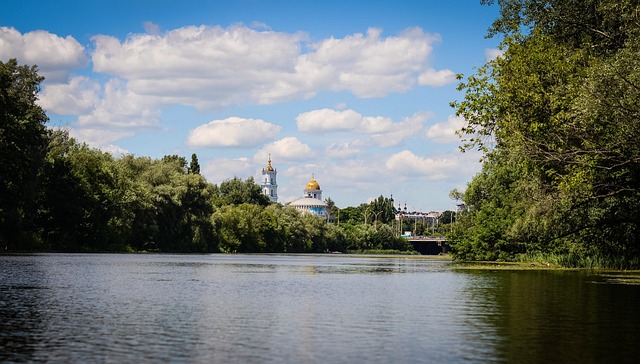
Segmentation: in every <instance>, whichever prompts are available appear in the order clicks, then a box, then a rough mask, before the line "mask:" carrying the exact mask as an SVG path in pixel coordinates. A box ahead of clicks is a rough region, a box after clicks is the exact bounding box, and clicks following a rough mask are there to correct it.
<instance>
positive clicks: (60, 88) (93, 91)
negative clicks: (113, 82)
mask: <svg viewBox="0 0 640 364" xmlns="http://www.w3.org/2000/svg"><path fill="white" fill-rule="evenodd" d="M38 104H39V105H40V106H42V107H43V108H44V109H45V110H46V111H47V112H49V113H55V114H66V115H79V114H85V113H89V112H90V111H91V110H93V109H94V108H95V107H96V106H97V105H98V104H100V84H99V83H98V82H96V81H93V80H91V79H89V78H87V77H73V78H71V79H70V80H69V82H68V83H59V84H46V85H45V86H44V88H43V90H42V92H41V93H40V94H39V100H38Z"/></svg>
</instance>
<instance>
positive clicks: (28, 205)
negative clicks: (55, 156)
mask: <svg viewBox="0 0 640 364" xmlns="http://www.w3.org/2000/svg"><path fill="white" fill-rule="evenodd" d="M37 71H38V69H37V67H36V66H31V67H29V66H19V65H18V62H17V60H15V59H10V60H9V61H7V62H6V63H5V62H1V61H0V155H1V156H0V171H2V172H1V173H0V247H1V248H2V249H9V250H20V249H33V248H36V247H37V246H36V245H35V242H36V241H35V239H34V236H33V229H34V226H33V223H34V219H35V215H36V211H35V199H36V196H37V186H38V176H39V171H40V168H41V166H42V164H43V161H44V157H45V155H46V147H47V138H46V134H47V133H46V129H45V123H46V122H47V121H48V118H47V116H46V114H45V112H44V110H43V109H42V108H41V107H40V106H38V105H37V104H36V100H37V94H38V92H39V90H40V83H41V82H42V81H43V80H44V78H43V77H41V76H39V75H38V72H37Z"/></svg>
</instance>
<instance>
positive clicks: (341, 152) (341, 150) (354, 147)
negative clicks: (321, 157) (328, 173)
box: [325, 139, 365, 159]
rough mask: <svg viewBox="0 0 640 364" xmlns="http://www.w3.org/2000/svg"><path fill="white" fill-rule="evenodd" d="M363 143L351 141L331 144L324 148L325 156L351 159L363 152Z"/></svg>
mask: <svg viewBox="0 0 640 364" xmlns="http://www.w3.org/2000/svg"><path fill="white" fill-rule="evenodd" d="M364 146H365V143H364V142H363V141H361V140H357V139H356V140H352V141H348V142H344V143H332V144H330V145H328V146H327V147H326V148H325V154H326V156H327V157H329V158H340V159H342V158H353V157H354V156H356V155H358V154H362V153H364V152H365V150H364V149H363V147H364Z"/></svg>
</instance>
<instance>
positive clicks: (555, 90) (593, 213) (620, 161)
mask: <svg viewBox="0 0 640 364" xmlns="http://www.w3.org/2000/svg"><path fill="white" fill-rule="evenodd" d="M484 2H485V3H493V1H484ZM500 5H501V9H500V11H501V17H500V18H499V19H497V20H496V21H495V22H494V24H493V26H492V28H491V29H490V35H495V34H498V33H500V34H502V35H503V36H504V40H503V42H502V45H501V47H502V49H503V50H504V55H503V56H502V57H500V58H498V59H496V60H493V61H491V62H489V63H488V64H486V65H485V66H484V67H482V68H481V69H480V70H478V72H477V74H476V75H473V76H471V77H469V78H468V79H467V80H466V82H463V83H462V84H461V85H460V89H461V90H464V91H465V92H466V94H465V98H464V100H462V101H459V102H455V103H453V106H454V107H456V108H457V114H458V115H459V116H463V117H464V118H465V120H466V121H467V124H466V125H465V127H464V128H463V129H462V130H461V134H462V135H463V136H464V137H465V138H466V144H465V147H464V149H465V150H469V149H472V148H479V149H481V150H484V151H485V153H486V154H485V159H484V164H485V168H483V172H481V174H479V175H478V176H476V177H475V178H474V180H473V181H472V182H471V183H470V185H469V188H468V189H467V191H466V192H465V193H464V196H463V200H464V202H465V204H466V205H467V209H468V211H466V212H465V213H466V217H465V219H466V221H463V222H464V223H466V224H468V225H467V226H466V233H465V234H462V235H458V236H457V237H456V238H457V239H458V241H457V247H458V248H461V249H462V248H464V250H465V251H466V252H470V251H472V252H474V253H473V254H476V253H477V254H479V255H483V256H487V257H488V258H508V257H509V256H512V255H513V254H515V253H516V252H518V251H540V250H543V251H555V252H573V251H577V252H581V253H583V254H613V255H624V256H638V255H640V242H638V240H637V238H636V237H637V236H638V234H639V233H640V192H639V191H640V189H639V187H640V146H639V145H638V143H637V140H638V137H640V127H639V125H640V123H639V119H638V118H639V115H640V101H639V100H640V46H639V44H640V4H639V3H638V2H637V1H633V0H623V1H617V0H615V1H614V0H588V1H583V2H575V1H569V0H550V1H542V2H541V1H533V0H505V1H501V2H500ZM496 181H497V182H498V186H501V187H500V188H501V190H496V189H495V188H493V187H491V184H492V183H495V182H496ZM487 219H489V220H487ZM487 229H490V231H489V230H487ZM462 230H464V229H462ZM490 240H491V241H492V242H491V244H490V245H486V244H487V243H488V242H489V241H490ZM481 242H482V243H481ZM474 244H475V246H474ZM514 247H519V248H518V249H513V248H514ZM468 248H470V250H469V249H468ZM459 251H461V250H459ZM491 251H493V252H494V253H495V254H493V253H490V252H491ZM465 254H467V253H465ZM487 254H488V255H487Z"/></svg>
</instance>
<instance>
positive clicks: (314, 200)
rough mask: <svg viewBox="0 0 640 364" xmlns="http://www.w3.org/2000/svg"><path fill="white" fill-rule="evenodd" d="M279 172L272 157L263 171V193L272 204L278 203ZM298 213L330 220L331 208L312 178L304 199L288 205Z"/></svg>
mask: <svg viewBox="0 0 640 364" xmlns="http://www.w3.org/2000/svg"><path fill="white" fill-rule="evenodd" d="M277 173H278V172H277V171H276V169H275V168H273V166H271V156H269V161H268V162H267V166H266V167H265V168H263V169H262V183H261V185H260V186H261V187H262V193H264V194H265V195H266V196H268V197H269V199H270V200H271V202H278V184H277V183H276V175H277ZM286 205H287V206H291V207H293V208H295V209H296V210H298V211H302V212H304V213H311V214H314V215H317V216H320V217H322V218H324V219H327V220H329V219H330V212H329V206H328V205H327V204H326V203H325V202H324V201H323V200H322V189H321V188H320V184H319V183H318V181H316V180H315V176H313V175H312V176H311V180H310V181H309V182H308V183H307V185H306V186H305V189H304V191H303V194H302V197H300V198H298V199H296V200H293V201H291V202H289V203H287V204H286Z"/></svg>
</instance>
